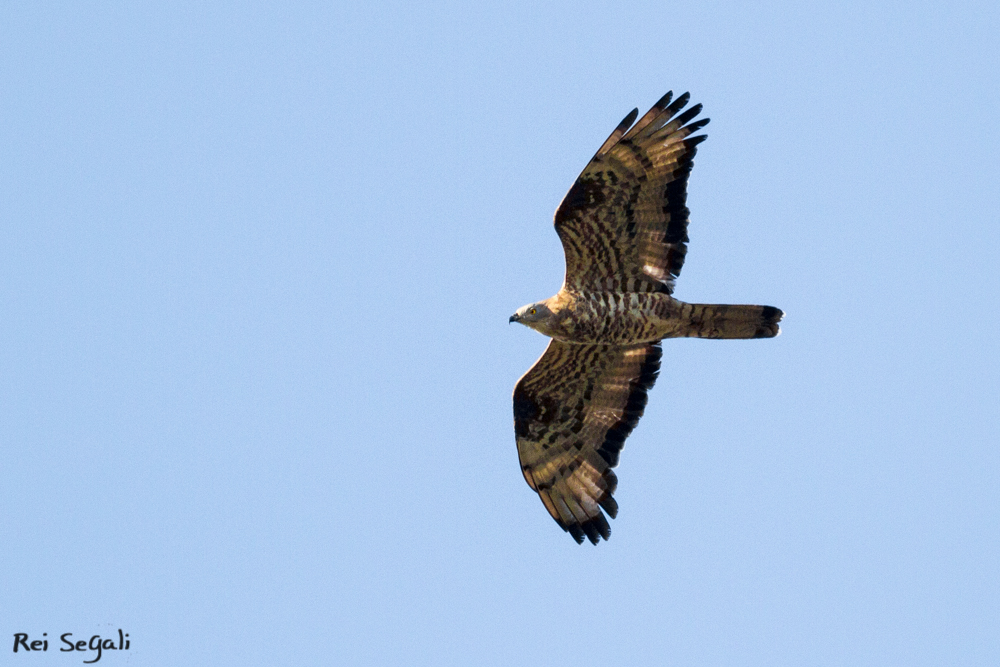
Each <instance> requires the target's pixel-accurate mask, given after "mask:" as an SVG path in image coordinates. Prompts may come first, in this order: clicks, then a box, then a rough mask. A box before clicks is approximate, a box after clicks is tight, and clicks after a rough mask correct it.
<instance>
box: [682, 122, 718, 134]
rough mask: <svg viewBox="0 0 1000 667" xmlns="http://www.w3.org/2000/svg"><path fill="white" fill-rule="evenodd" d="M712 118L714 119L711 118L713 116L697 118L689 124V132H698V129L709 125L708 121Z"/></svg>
mask: <svg viewBox="0 0 1000 667" xmlns="http://www.w3.org/2000/svg"><path fill="white" fill-rule="evenodd" d="M710 120H712V119H711V118H702V119H700V120H696V121H695V122H693V123H691V124H690V125H688V131H689V132H690V133H691V134H694V133H695V132H697V131H698V130H700V129H701V128H703V127H705V126H706V125H708V122H709V121H710Z"/></svg>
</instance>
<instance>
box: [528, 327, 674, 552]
mask: <svg viewBox="0 0 1000 667" xmlns="http://www.w3.org/2000/svg"><path fill="white" fill-rule="evenodd" d="M661 354H662V352H661V350H660V344H659V343H641V344H638V345H630V346H627V347H622V346H616V345H577V344H572V343H563V342H560V341H558V340H553V341H552V342H550V343H549V346H548V347H547V348H546V349H545V353H544V354H543V355H542V356H541V358H540V359H539V360H538V361H537V362H535V365H534V366H532V367H531V370H529V371H528V372H527V373H525V374H524V377H522V378H521V379H520V380H519V381H518V383H517V386H515V387H514V433H515V435H516V436H517V453H518V456H519V458H520V460H521V471H522V472H523V473H524V479H525V480H526V481H527V482H528V486H530V487H531V488H532V489H534V490H535V491H537V492H538V495H539V496H540V497H541V499H542V502H543V503H544V504H545V509H547V510H548V511H549V514H551V515H552V518H553V519H555V520H556V523H558V524H559V525H560V526H561V527H562V529H563V530H566V531H568V532H569V533H570V535H572V536H573V539H575V540H576V541H577V542H579V543H582V542H583V538H584V536H586V537H587V538H589V539H590V541H591V542H593V543H594V544H597V542H598V541H599V540H600V538H602V537H603V538H604V539H608V537H609V536H610V535H611V528H610V527H609V526H608V521H607V519H605V518H604V514H603V513H602V512H601V508H603V509H604V511H605V512H607V513H608V514H609V515H610V516H611V518H612V519H613V518H614V517H615V515H616V514H617V513H618V503H616V502H615V499H614V498H613V497H612V494H613V493H614V491H615V487H616V485H617V484H618V479H617V478H616V477H615V473H614V472H613V471H612V470H611V468H613V467H615V466H616V465H618V454H619V452H620V451H621V449H622V446H623V445H624V443H625V438H627V437H628V435H629V433H631V432H632V429H633V428H635V425H636V423H638V421H639V417H641V416H642V412H643V409H644V408H645V407H646V393H647V392H648V391H649V389H650V388H651V387H652V386H653V383H654V382H655V381H656V376H657V374H658V372H659V369H660V356H661Z"/></svg>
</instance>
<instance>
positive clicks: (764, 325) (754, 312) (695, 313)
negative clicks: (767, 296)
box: [686, 304, 785, 338]
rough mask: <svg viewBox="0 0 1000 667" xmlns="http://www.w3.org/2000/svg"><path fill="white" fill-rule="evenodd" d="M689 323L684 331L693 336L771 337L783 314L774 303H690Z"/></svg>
mask: <svg viewBox="0 0 1000 667" xmlns="http://www.w3.org/2000/svg"><path fill="white" fill-rule="evenodd" d="M691 306H692V313H691V324H690V328H689V329H688V331H687V332H686V335H687V336H690V337H694V338H774V337H775V336H777V335H778V333H779V332H780V331H779V328H778V322H780V321H781V318H782V317H783V316H784V315H785V314H784V313H783V312H782V311H781V310H779V309H777V308H775V307H774V306H727V305H717V304H691Z"/></svg>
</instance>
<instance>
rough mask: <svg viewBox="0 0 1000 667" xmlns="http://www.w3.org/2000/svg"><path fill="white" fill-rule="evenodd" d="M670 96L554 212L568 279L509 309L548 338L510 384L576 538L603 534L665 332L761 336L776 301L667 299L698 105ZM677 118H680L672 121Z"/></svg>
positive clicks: (549, 498) (540, 482) (519, 432)
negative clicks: (545, 295) (550, 292)
mask: <svg viewBox="0 0 1000 667" xmlns="http://www.w3.org/2000/svg"><path fill="white" fill-rule="evenodd" d="M670 99H671V93H667V94H666V95H665V96H664V97H663V98H662V99H661V100H660V101H659V102H657V103H656V105H654V106H653V108H652V109H650V111H649V112H648V113H647V114H646V115H645V116H643V117H642V118H641V119H640V120H639V122H638V123H636V124H635V125H634V126H633V125H632V122H633V121H634V120H635V118H636V116H637V115H638V110H633V111H632V113H630V114H629V115H628V116H627V117H626V118H625V120H624V121H622V123H621V124H619V126H618V127H617V128H616V129H615V131H614V132H613V133H612V134H611V136H610V137H609V138H608V139H607V141H605V142H604V144H603V145H602V146H601V148H600V149H599V150H598V151H597V154H596V155H595V156H594V158H593V159H592V160H591V161H590V163H589V164H588V165H587V167H586V168H585V169H584V171H583V173H582V174H580V176H579V178H577V180H576V182H575V183H574V184H573V187H572V188H570V191H569V192H568V193H567V195H566V197H565V198H564V199H563V202H562V203H561V204H560V206H559V208H558V210H557V211H556V216H555V224H556V232H557V233H558V234H559V238H560V240H561V241H562V244H563V249H564V250H565V253H566V279H565V281H564V282H563V286H562V289H560V290H559V292H558V293H557V294H556V295H555V296H553V297H550V298H549V299H546V300H544V301H540V302H538V303H534V304H529V305H527V306H524V307H523V308H520V309H518V311H517V312H516V313H515V314H514V315H513V316H511V318H510V321H511V322H519V323H521V324H524V325H525V326H528V327H531V328H532V329H535V330H536V331H539V332H540V333H543V334H545V335H546V336H549V337H551V338H552V342H550V343H549V346H548V348H546V350H545V353H544V354H543V355H542V356H541V358H540V359H539V360H538V361H537V362H536V363H535V365H534V366H532V367H531V369H530V370H529V371H528V372H527V373H525V374H524V376H523V377H522V378H521V379H520V380H519V381H518V383H517V385H516V386H515V388H514V433H515V436H516V438H517V450H518V456H519V458H520V461H521V471H522V473H523V474H524V478H525V480H526V481H527V482H528V485H529V486H530V487H531V488H532V489H534V490H535V491H537V492H538V495H539V496H540V497H541V499H542V503H543V504H544V505H545V507H546V509H547V510H548V511H549V514H551V515H552V518H553V519H555V520H556V523H558V524H559V525H560V526H561V527H562V528H563V529H564V530H566V531H568V532H569V533H570V534H571V535H572V536H573V538H574V539H576V541H577V542H582V541H583V539H584V537H586V538H588V539H589V540H590V541H591V542H593V543H594V544H597V542H598V541H599V540H600V539H601V538H602V537H603V538H604V539H607V538H608V537H609V536H610V534H611V530H610V527H609V526H608V522H607V519H605V517H604V514H603V513H602V510H603V511H604V512H606V513H607V514H609V515H610V516H611V517H612V518H614V516H615V515H616V514H617V511H618V504H617V502H616V501H615V500H614V498H613V497H612V494H613V493H614V490H615V487H616V485H617V478H616V477H615V474H614V472H613V471H612V470H611V468H613V467H615V466H616V465H617V464H618V455H619V452H620V451H621V449H622V446H623V444H624V442H625V438H626V437H628V435H629V433H631V432H632V429H633V428H634V427H635V425H636V423H638V421H639V418H640V417H641V416H642V413H643V409H644V408H645V405H646V400H647V392H648V390H649V389H650V388H651V387H652V386H653V383H654V382H655V381H656V377H657V374H658V373H659V368H660V360H661V357H662V349H661V347H660V340H662V339H664V338H678V337H696V338H771V337H774V336H776V335H777V334H778V322H779V321H780V320H781V317H782V312H781V311H780V310H778V309H777V308H774V307H772V306H743V305H739V306H729V305H711V304H690V303H685V302H683V301H678V300H677V299H675V298H673V296H672V295H671V294H672V292H673V285H674V279H675V278H676V277H677V275H678V274H679V273H680V270H681V266H682V265H683V263H684V257H685V255H686V253H687V241H688V236H687V222H688V209H687V206H686V198H687V177H688V174H689V173H690V171H691V165H692V158H693V157H694V154H695V152H696V147H697V145H698V144H699V143H701V141H703V140H704V139H705V136H704V135H702V136H696V137H691V136H690V135H691V134H693V133H694V132H696V131H697V130H699V129H701V128H702V127H704V126H705V125H706V124H707V123H708V119H704V120H699V121H695V122H693V123H690V124H688V122H689V121H691V120H692V119H693V118H694V117H695V116H697V115H698V113H699V112H700V110H701V105H696V106H694V107H692V108H691V109H689V110H687V111H686V112H684V113H681V114H679V115H676V114H677V113H678V112H679V111H680V110H681V109H682V108H683V107H684V106H685V105H686V104H687V101H688V95H687V94H684V95H682V96H681V97H680V98H678V99H677V100H676V101H675V102H674V103H673V104H670ZM675 115H676V116H675Z"/></svg>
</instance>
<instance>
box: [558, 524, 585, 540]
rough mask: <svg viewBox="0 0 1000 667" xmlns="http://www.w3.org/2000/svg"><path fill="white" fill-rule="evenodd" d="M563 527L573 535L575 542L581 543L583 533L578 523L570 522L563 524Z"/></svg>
mask: <svg viewBox="0 0 1000 667" xmlns="http://www.w3.org/2000/svg"><path fill="white" fill-rule="evenodd" d="M563 529H564V530H565V531H566V532H568V533H569V534H570V535H572V536H573V539H574V540H576V543H577V544H583V538H584V534H583V529H581V528H580V524H578V523H571V524H569V525H568V526H563Z"/></svg>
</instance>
